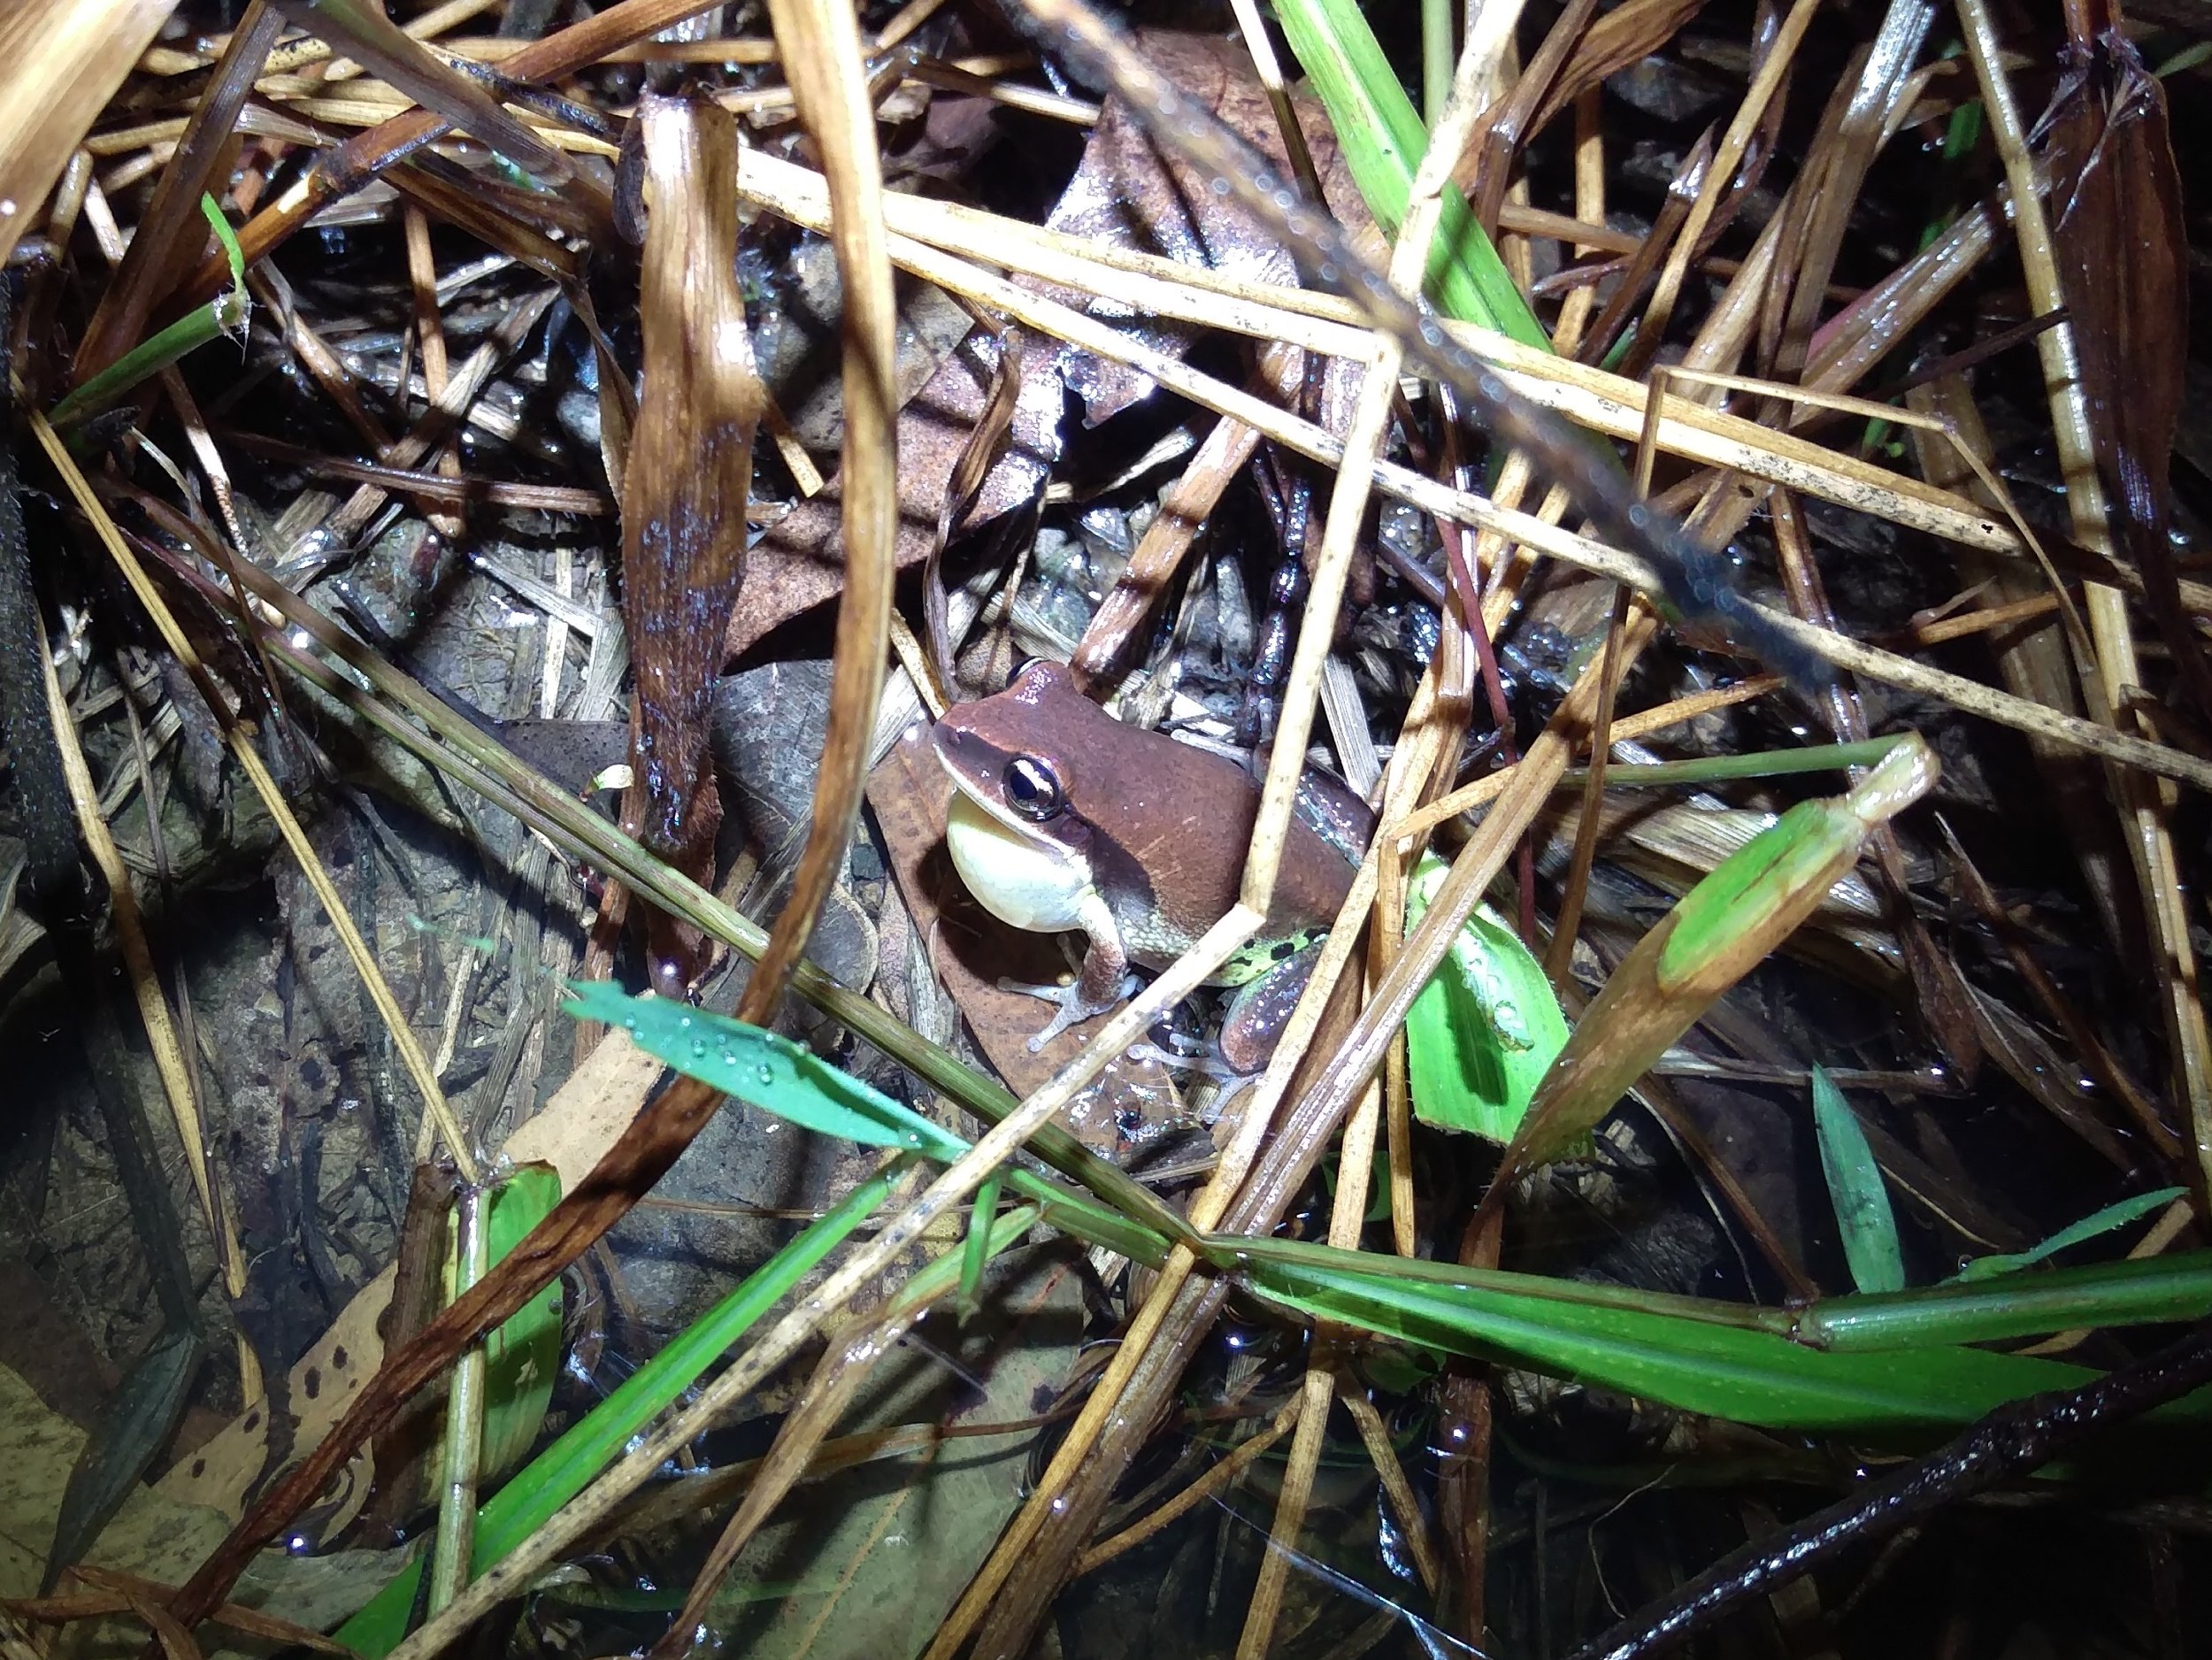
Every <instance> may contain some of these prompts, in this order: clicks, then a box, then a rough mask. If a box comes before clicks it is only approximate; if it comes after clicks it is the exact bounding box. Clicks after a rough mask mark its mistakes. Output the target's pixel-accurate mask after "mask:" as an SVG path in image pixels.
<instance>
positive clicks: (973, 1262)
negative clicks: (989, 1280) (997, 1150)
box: [960, 1170, 1005, 1313]
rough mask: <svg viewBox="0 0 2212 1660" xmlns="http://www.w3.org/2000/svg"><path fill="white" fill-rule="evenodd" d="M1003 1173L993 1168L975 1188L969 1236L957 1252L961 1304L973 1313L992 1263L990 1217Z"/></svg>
mask: <svg viewBox="0 0 2212 1660" xmlns="http://www.w3.org/2000/svg"><path fill="white" fill-rule="evenodd" d="M1004 1176H1005V1172H1002V1171H997V1170H995V1171H993V1172H991V1173H990V1174H989V1175H987V1176H986V1177H985V1178H984V1179H983V1185H982V1186H981V1187H978V1188H977V1189H976V1190H975V1202H974V1203H973V1204H972V1205H971V1206H970V1207H969V1210H968V1237H967V1241H966V1243H965V1244H964V1247H963V1248H962V1249H961V1252H960V1306H961V1307H962V1308H963V1309H964V1310H967V1311H969V1312H971V1313H972V1312H973V1311H974V1310H975V1308H976V1304H977V1301H978V1299H979V1296H980V1295H981V1293H982V1289H983V1271H984V1270H985V1269H986V1268H987V1267H989V1266H990V1264H991V1218H994V1217H995V1216H996V1215H997V1214H998V1198H999V1189H1000V1187H1002V1186H1003V1185H1004Z"/></svg>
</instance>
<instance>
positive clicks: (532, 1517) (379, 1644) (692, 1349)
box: [336, 1169, 896, 1660]
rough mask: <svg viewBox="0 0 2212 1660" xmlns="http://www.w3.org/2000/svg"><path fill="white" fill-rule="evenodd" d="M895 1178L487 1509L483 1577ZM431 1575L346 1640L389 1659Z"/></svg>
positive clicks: (400, 1592) (758, 1278)
mask: <svg viewBox="0 0 2212 1660" xmlns="http://www.w3.org/2000/svg"><path fill="white" fill-rule="evenodd" d="M895 1175H896V1170H895V1169H893V1170H887V1171H885V1172H882V1173H881V1174H879V1175H877V1176H875V1177H873V1178H872V1179H871V1180H867V1181H864V1182H863V1183H861V1184H860V1186H858V1187H856V1188H854V1189H853V1191H852V1192H851V1193H850V1194H849V1195H846V1197H845V1199H844V1201H843V1202H842V1203H840V1204H839V1205H838V1206H837V1208H836V1209H835V1210H832V1211H830V1212H829V1213H828V1214H827V1215H826V1216H824V1217H822V1218H819V1219H818V1220H817V1221H815V1222H813V1223H811V1224H810V1225H809V1226H808V1227H807V1229H806V1231H805V1232H804V1233H801V1234H800V1235H799V1237H798V1238H796V1239H795V1240H793V1241H791V1242H790V1243H789V1244H788V1245H787V1246H785V1247H784V1248H783V1249H781V1250H780V1251H778V1252H777V1253H776V1254H775V1255H774V1256H773V1257H770V1258H769V1259H768V1261H767V1262H766V1263H764V1264H763V1265H762V1266H761V1267H760V1268H758V1269H757V1270H756V1271H755V1272H753V1273H752V1275H751V1276H750V1277H749V1278H748V1279H747V1280H745V1282H744V1283H743V1284H742V1285H741V1286H739V1287H737V1288H736V1289H735V1290H733V1291H732V1292H731V1293H730V1294H729V1295H727V1296H726V1297H724V1298H723V1299H722V1301H721V1302H719V1303H716V1304H715V1305H714V1307H713V1308H711V1309H710V1310H707V1312H706V1313H704V1314H703V1315H702V1316H700V1317H699V1318H698V1319H696V1320H695V1321H694V1322H693V1323H692V1324H691V1326H689V1327H688V1328H687V1330H685V1331H684V1332H682V1333H680V1334H678V1335H677V1336H676V1337H675V1338H674V1339H673V1340H672V1341H671V1342H670V1343H669V1344H668V1346H667V1347H666V1348H664V1349H662V1350H661V1352H660V1353H659V1354H657V1355H656V1356H653V1358H652V1359H651V1360H649V1361H648V1362H647V1363H646V1364H644V1365H643V1366H641V1367H640V1368H639V1369H638V1370H637V1372H634V1373H633V1374H632V1375H631V1376H630V1377H629V1378H627V1379H624V1381H623V1382H622V1384H621V1385H620V1386H619V1387H618V1388H617V1389H616V1390H615V1391H614V1393H613V1394H611V1395H609V1396H608V1397H607V1398H606V1399H605V1400H604V1401H603V1402H601V1403H599V1405H598V1406H597V1407H595V1408H594V1409H593V1410H591V1411H590V1412H589V1413H588V1414H587V1415H586V1416H585V1417H584V1418H583V1420H582V1421H581V1422H580V1423H579V1424H578V1425H577V1426H575V1427H574V1428H573V1429H572V1430H570V1431H569V1432H568V1433H566V1434H565V1435H563V1436H562V1437H561V1438H560V1440H558V1441H555V1442H554V1443H553V1445H552V1446H550V1447H549V1448H547V1449H545V1450H544V1451H543V1452H541V1453H540V1454H539V1455H538V1456H536V1457H535V1458H534V1459H532V1460H531V1461H530V1464H528V1466H527V1467H526V1468H525V1469H524V1470H522V1471H521V1472H519V1473H518V1474H517V1475H516V1477H515V1478H514V1479H513V1480H511V1481H510V1482H508V1483H507V1485H506V1486H505V1487H502V1488H500V1490H499V1491H498V1492H497V1493H495V1494H494V1495H492V1496H491V1497H490V1498H489V1499H488V1500H487V1501H486V1502H484V1503H483V1504H482V1505H480V1507H478V1510H477V1512H476V1547H475V1550H474V1552H473V1554H472V1558H471V1559H472V1563H473V1564H474V1565H473V1572H475V1573H479V1574H480V1573H482V1572H484V1570H485V1569H486V1568H488V1567H489V1566H490V1565H491V1564H493V1563H495V1562H497V1561H498V1560H499V1559H500V1558H501V1557H503V1556H506V1555H507V1554H508V1553H509V1552H511V1550H513V1549H514V1548H515V1547H516V1546H517V1545H518V1544H520V1543H521V1542H522V1541H524V1540H525V1539H527V1538H528V1537H529V1536H530V1535H531V1534H532V1533H534V1532H535V1531H536V1530H537V1529H538V1528H540V1527H541V1526H544V1525H545V1522H546V1520H547V1518H549V1517H551V1516H552V1515H553V1514H554V1513H555V1512H556V1511H557V1510H559V1509H560V1508H561V1506H563V1505H564V1504H565V1503H567V1502H569V1500H571V1499H572V1498H574V1497H575V1496H576V1495H577V1494H579V1493H580V1492H582V1491H583V1490H584V1487H585V1486H586V1485H587V1484H588V1483H589V1482H590V1481H591V1479H593V1478H594V1477H595V1476H596V1475H597V1474H598V1473H599V1472H600V1471H602V1470H603V1469H604V1468H606V1466H607V1465H608V1464H611V1462H613V1460H614V1458H615V1457H616V1456H617V1455H618V1454H619V1453H620V1452H621V1450H622V1449H623V1447H624V1446H625V1445H626V1443H627V1442H628V1441H629V1440H630V1438H631V1437H632V1436H634V1435H635V1434H636V1433H638V1431H639V1430H641V1429H642V1428H643V1427H644V1426H646V1425H647V1424H649V1423H650V1422H651V1421H652V1420H653V1419H654V1418H657V1417H658V1416H659V1414H660V1413H661V1412H662V1411H663V1410H665V1409H666V1408H667V1406H668V1405H669V1403H671V1402H672V1401H674V1400H675V1399H676V1397H677V1396H678V1395H681V1394H682V1393H683V1392H684V1391H685V1390H686V1389H687V1388H689V1387H691V1386H692V1385H693V1384H694V1383H695V1382H696V1381H697V1380H698V1379H699V1376H700V1374H701V1373H703V1372H705V1371H706V1369H707V1368H708V1367H709V1366H710V1365H712V1364H714V1362H715V1361H716V1360H718V1358H719V1357H720V1356H722V1355H723V1354H724V1353H725V1352H726V1350H727V1349H729V1347H730V1346H731V1345H732V1344H733V1343H734V1342H736V1341H738V1340H739V1339H740V1338H741V1337H742V1336H743V1335H744V1334H745V1333H746V1332H747V1331H748V1330H749V1329H750V1328H751V1326H753V1324H754V1322H755V1321H757V1320H758V1319H759V1318H761V1316H762V1315H764V1314H765V1313H767V1312H768V1310H770V1309H772V1308H773V1307H774V1306H775V1305H776V1303H778V1302H780V1300H781V1299H782V1298H783V1297H785V1296H786V1295H789V1293H790V1291H791V1289H792V1287H795V1285H797V1284H798V1282H799V1281H800V1280H801V1279H803V1277H804V1276H805V1275H806V1273H807V1272H808V1271H809V1270H810V1269H811V1268H813V1267H814V1266H815V1265H816V1264H818V1263H819V1262H820V1261H821V1260H822V1259H823V1258H824V1257H826V1256H828V1255H829V1253H830V1252H831V1251H832V1250H833V1249H836V1248H837V1246H838V1245H839V1244H841V1242H843V1241H844V1240H845V1239H846V1238H847V1237H848V1236H849V1234H850V1233H852V1231H853V1230H854V1229H855V1228H856V1227H858V1226H860V1224H861V1223H863V1222H864V1221H866V1220H867V1219H868V1218H869V1217H870V1216H871V1215H872V1214H873V1213H874V1211H875V1210H876V1209H877V1207H878V1206H879V1205H880V1204H882V1203H883V1202H884V1200H885V1199H886V1198H887V1196H888V1195H889V1194H890V1191H891V1184H892V1181H893V1180H894V1179H895ZM421 1577H422V1564H421V1562H420V1561H419V1560H418V1561H416V1562H413V1563H411V1564H408V1566H407V1567H405V1568H404V1569H403V1570H402V1571H401V1572H400V1574H399V1576H398V1577H397V1578H396V1579H394V1580H393V1581H392V1582H391V1583H390V1584H388V1585H387V1586H386V1587H384V1588H383V1590H381V1591H380V1592H379V1593H378V1594H377V1595H375V1596H374V1597H373V1598H372V1599H371V1600H370V1601H369V1602H368V1604H367V1606H366V1607H365V1608H363V1609H362V1610H360V1612H358V1613H357V1614H356V1615H354V1617H353V1618H351V1619H349V1620H348V1621H347V1622H346V1623H345V1624H344V1625H341V1626H340V1627H339V1628H338V1631H337V1633H336V1635H337V1638H338V1641H340V1642H342V1643H344V1644H345V1645H346V1646H347V1647H348V1648H352V1649H354V1650H355V1651H356V1652H357V1653H359V1654H362V1655H365V1656H370V1660H376V1656H381V1655H387V1654H389V1653H390V1652H391V1651H392V1650H393V1649H394V1648H397V1647H398V1646H399V1643H400V1641H401V1639H402V1638H403V1637H404V1636H405V1635H406V1634H407V1618H408V1614H409V1612H410V1610H411V1609H412V1608H413V1606H414V1602H415V1589H416V1586H417V1584H418V1583H419V1580H420V1579H421Z"/></svg>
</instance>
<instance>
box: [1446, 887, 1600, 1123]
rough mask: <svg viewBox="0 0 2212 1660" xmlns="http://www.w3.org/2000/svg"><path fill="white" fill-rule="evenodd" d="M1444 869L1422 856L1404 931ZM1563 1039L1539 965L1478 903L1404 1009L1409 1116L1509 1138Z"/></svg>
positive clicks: (1562, 1021) (1563, 1023)
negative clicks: (1434, 969) (1418, 991)
mask: <svg viewBox="0 0 2212 1660" xmlns="http://www.w3.org/2000/svg"><path fill="white" fill-rule="evenodd" d="M1447 874H1448V866H1447V865H1445V863H1444V861H1443V860H1441V859H1440V858H1437V857H1434V856H1433V855H1432V856H1430V857H1426V858H1424V859H1423V860H1422V861H1421V865H1420V868H1419V869H1418V870H1417V871H1416V872H1415V873H1414V878H1413V885H1412V888H1410V890H1409V892H1408V894H1407V896H1406V929H1407V932H1408V933H1410V932H1411V931H1412V929H1413V926H1414V925H1415V924H1417V923H1418V922H1419V921H1420V920H1421V918H1422V917H1423V916H1424V915H1425V914H1426V912H1427V911H1428V908H1429V902H1430V900H1431V899H1432V898H1433V897H1434V895H1435V893H1436V890H1437V889H1438V888H1440V887H1441V886H1442V885H1443V882H1444V878H1445V876H1446V875H1447ZM1566 1042H1567V1018H1566V1016H1565V1015H1563V1014H1562V1013H1561V1012H1560V1009H1559V1000H1558V998H1557V997H1555V995H1553V994H1552V988H1551V982H1550V981H1549V980H1547V979H1546V978H1545V975H1544V970H1543V966H1542V964H1540V963H1538V962H1537V960H1536V959H1535V958H1534V957H1532V956H1530V955H1529V952H1528V948H1527V947H1526V946H1525V945H1523V944H1522V943H1521V941H1520V936H1519V935H1517V934H1515V933H1514V932H1513V930H1512V929H1511V928H1509V927H1508V926H1506V924H1505V922H1504V920H1503V919H1502V918H1500V917H1499V916H1498V914H1497V913H1496V912H1495V911H1492V910H1491V909H1490V908H1489V907H1488V906H1487V905H1484V906H1481V907H1479V908H1478V909H1477V910H1476V911H1475V912H1474V914H1473V915H1471V916H1470V917H1469V918H1467V925H1466V926H1464V927H1463V928H1462V929H1461V930H1460V932H1459V937H1458V938H1457V939H1455V940H1454V941H1452V948H1451V949H1450V950H1449V951H1448V953H1446V955H1445V957H1444V960H1443V962H1442V963H1441V964H1439V965H1438V967H1437V971H1436V974H1435V977H1434V978H1433V979H1432V980H1430V981H1429V983H1428V984H1427V985H1426V986H1424V987H1423V988H1421V994H1420V995H1419V996H1417V997H1416V998H1415V999H1414V1002H1413V1007H1412V1009H1411V1011H1409V1013H1408V1014H1407V1016H1406V1074H1407V1082H1408V1084H1409V1088H1410V1091H1411V1094H1412V1096H1413V1112H1414V1116H1415V1117H1416V1118H1419V1119H1420V1120H1421V1121H1422V1122H1423V1123H1424V1124H1427V1125H1432V1126H1434V1127H1436V1128H1438V1129H1440V1130H1463V1131H1466V1132H1469V1133H1470V1134H1475V1135H1479V1136H1483V1137H1485V1138H1486V1139H1487V1140H1490V1141H1496V1142H1499V1143H1501V1144H1502V1143H1504V1142H1506V1141H1511V1140H1512V1139H1513V1133H1514V1132H1515V1131H1516V1130H1517V1129H1519V1128H1520V1126H1521V1117H1522V1114H1524V1113H1525V1112H1526V1111H1527V1110H1528V1103H1529V1099H1530V1097H1531V1096H1532V1095H1534V1094H1535V1093H1536V1086H1537V1085H1538V1084H1539V1083H1540V1082H1541V1081H1542V1080H1543V1077H1544V1074H1545V1072H1548V1071H1549V1070H1550V1067H1551V1064H1552V1062H1553V1060H1554V1059H1555V1058H1556V1057H1557V1056H1558V1054H1559V1051H1560V1050H1561V1049H1563V1048H1564V1047H1565V1046H1566Z"/></svg>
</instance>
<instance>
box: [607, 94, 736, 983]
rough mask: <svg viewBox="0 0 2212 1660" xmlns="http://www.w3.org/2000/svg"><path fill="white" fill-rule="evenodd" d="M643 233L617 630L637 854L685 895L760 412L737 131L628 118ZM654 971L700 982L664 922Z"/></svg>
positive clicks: (667, 107) (704, 799)
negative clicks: (624, 670)
mask: <svg viewBox="0 0 2212 1660" xmlns="http://www.w3.org/2000/svg"><path fill="white" fill-rule="evenodd" d="M638 126H639V128H640V131H641V135H642V140H643V149H644V171H645V183H644V188H645V196H646V203H647V207H648V211H649V214H650V218H649V220H648V223H647V226H646V233H645V255H644V262H643V269H642V272H641V277H640V288H641V294H640V304H639V311H640V316H641V322H642V326H643V335H644V350H643V359H644V361H643V368H644V375H643V380H644V396H643V398H642V400H641V403H640V406H639V410H638V419H637V429H636V431H635V433H634V434H633V435H632V439H631V444H630V459H629V468H628V471H627V473H626V474H625V478H624V487H623V503H622V574H623V582H624V596H623V597H624V608H623V609H624V620H625V622H626V625H627V626H628V629H629V636H630V657H631V662H632V664H633V665H634V669H635V672H636V677H637V696H636V701H635V703H634V705H633V711H632V719H633V722H634V731H635V740H634V760H635V765H636V769H637V773H636V779H635V781H634V782H633V783H632V785H631V787H630V791H629V794H628V795H627V797H626V800H625V801H624V803H623V817H624V818H625V820H626V822H627V823H629V824H631V825H634V826H636V834H637V836H638V839H639V840H640V841H641V842H644V844H645V845H646V846H647V847H648V848H649V849H652V851H653V852H655V853H657V854H658V855H659V856H660V857H662V858H664V859H665V860H666V861H667V862H668V863H669V864H670V865H672V866H674V867H675V868H676V869H678V870H680V871H681V872H684V873H685V874H686V875H687V876H689V877H691V878H692V879H693V880H695V881H699V882H703V883H711V881H712V880H713V877H714V868H713V867H714V836H715V830H716V828H717V826H719V825H720V823H721V821H722V805H721V801H720V798H719V797H718V795H717V794H716V792H715V784H714V765H713V760H712V757H711V755H710V751H709V748H708V743H707V717H708V713H709V705H710V702H711V694H712V691H713V687H714V677H715V674H716V672H717V671H718V670H719V669H720V667H721V666H722V665H721V662H720V660H719V658H718V656H717V654H716V652H715V649H714V642H715V641H716V640H718V639H719V638H720V637H721V634H722V633H723V631H724V630H725V629H726V628H727V627H728V626H729V619H730V612H731V609H732V607H733V605H734V604H735V603H736V600H737V592H738V584H739V580H740V578H741V574H742V573H743V570H744V563H745V503H746V498H747V496H749V494H750V492H751V489H752V480H753V434H754V431H755V429H756V428H757V427H758V426H759V423H760V415H761V411H762V409H763V408H764V405H765V402H766V396H765V394H764V391H763V390H762V388H761V384H760V378H759V376H758V375H757V374H756V373H754V371H753V348H752V341H751V337H750V336H749V334H747V333H746V329H745V300H744V296H743V295H741V293H740V292H739V291H738V284H737V234H738V198H737V124H736V121H735V119H733V117H732V116H731V115H730V114H729V112H728V111H726V110H723V109H721V108H720V107H719V106H718V105H716V104H712V103H710V102H708V101H705V100H700V101H695V102H694V101H689V100H683V99H675V98H661V97H649V98H648V99H647V100H646V101H645V104H644V106H643V107H642V108H641V110H640V111H639V114H638ZM653 934H654V939H653V944H652V948H651V956H652V960H653V965H654V972H655V975H656V978H657V980H662V981H663V982H664V983H663V985H662V989H663V990H664V991H665V990H671V989H675V990H680V989H681V988H682V987H683V986H684V985H687V984H688V983H689V981H690V980H691V979H692V978H693V976H694V973H695V971H696V970H697V969H698V968H699V967H700V966H702V964H700V963H699V962H698V961H697V960H696V959H697V958H698V957H699V956H700V951H699V946H698V941H697V940H696V939H695V938H690V939H684V938H680V937H679V936H678V934H677V931H676V929H675V926H674V925H673V924H671V923H666V922H664V923H662V924H661V925H660V926H658V927H657V928H655V929H654V930H653Z"/></svg>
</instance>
